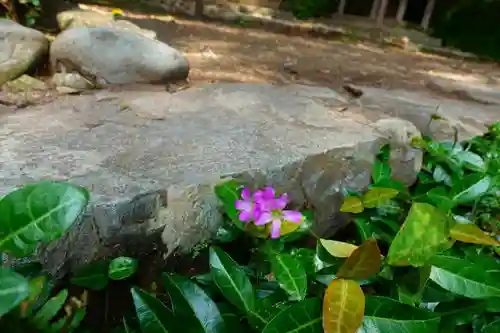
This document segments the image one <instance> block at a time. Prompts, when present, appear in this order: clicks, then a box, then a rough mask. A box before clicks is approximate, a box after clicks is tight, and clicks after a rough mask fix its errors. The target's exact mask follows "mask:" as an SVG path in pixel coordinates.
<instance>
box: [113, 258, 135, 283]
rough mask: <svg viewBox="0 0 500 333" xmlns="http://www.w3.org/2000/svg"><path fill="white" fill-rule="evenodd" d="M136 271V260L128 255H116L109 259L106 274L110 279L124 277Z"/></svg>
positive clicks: (121, 278)
mask: <svg viewBox="0 0 500 333" xmlns="http://www.w3.org/2000/svg"><path fill="white" fill-rule="evenodd" d="M136 271H137V260H136V259H134V258H129V257H118V258H115V259H113V260H112V261H111V263H110V264H109V269H108V276H109V278H110V279H111V280H123V279H126V278H128V277H130V276H132V275H133V274H135V272H136Z"/></svg>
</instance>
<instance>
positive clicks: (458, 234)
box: [450, 223, 500, 246]
mask: <svg viewBox="0 0 500 333" xmlns="http://www.w3.org/2000/svg"><path fill="white" fill-rule="evenodd" d="M450 234H451V237H452V238H453V239H456V240H458V241H461V242H464V243H469V244H479V245H491V246H500V242H498V241H497V240H496V239H494V238H492V237H490V236H488V235H487V234H486V233H485V232H484V231H482V230H481V229H480V228H479V227H478V226H477V225H475V224H458V223H457V224H455V225H454V226H453V227H452V228H451V230H450Z"/></svg>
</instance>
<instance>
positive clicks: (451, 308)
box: [434, 298, 486, 327]
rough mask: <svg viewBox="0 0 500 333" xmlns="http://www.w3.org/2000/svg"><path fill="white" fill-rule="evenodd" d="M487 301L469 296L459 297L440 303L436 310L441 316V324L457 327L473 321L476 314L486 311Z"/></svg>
mask: <svg viewBox="0 0 500 333" xmlns="http://www.w3.org/2000/svg"><path fill="white" fill-rule="evenodd" d="M485 308H486V303H485V302H483V301H477V300H471V299H467V298H461V299H457V300H455V301H453V302H443V303H439V304H438V305H437V306H436V307H435V308H434V312H435V313H436V314H439V315H440V316H441V325H442V326H445V327H455V326H457V325H465V324H470V323H472V320H473V319H474V317H475V316H477V315H480V314H481V313H483V312H484V310H485Z"/></svg>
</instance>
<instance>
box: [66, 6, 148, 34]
mask: <svg viewBox="0 0 500 333" xmlns="http://www.w3.org/2000/svg"><path fill="white" fill-rule="evenodd" d="M57 23H58V25H59V29H61V30H67V29H71V28H97V27H102V28H113V29H118V30H125V31H130V32H135V33H138V34H140V35H143V36H145V37H148V38H151V39H156V32H154V31H153V30H147V29H142V28H140V27H139V26H137V25H135V24H134V23H132V22H129V21H125V20H116V19H115V18H114V17H113V15H112V14H111V13H109V14H103V13H97V12H94V11H90V10H79V9H75V10H66V11H62V12H60V13H58V14H57Z"/></svg>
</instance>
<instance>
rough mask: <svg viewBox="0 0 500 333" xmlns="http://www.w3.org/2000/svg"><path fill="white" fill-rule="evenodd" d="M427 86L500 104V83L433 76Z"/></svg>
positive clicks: (484, 102) (479, 100)
mask: <svg viewBox="0 0 500 333" xmlns="http://www.w3.org/2000/svg"><path fill="white" fill-rule="evenodd" d="M427 86H428V87H430V88H431V89H434V90H436V91H438V92H443V93H447V94H454V95H456V96H458V97H460V98H463V99H469V100H472V101H476V102H478V103H483V104H496V105H499V104H500V85H499V84H487V83H485V82H480V81H479V80H467V81H465V80H464V81H459V80H453V79H445V78H440V77H431V78H430V79H429V81H428V83H427Z"/></svg>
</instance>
